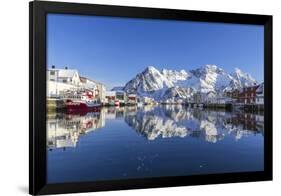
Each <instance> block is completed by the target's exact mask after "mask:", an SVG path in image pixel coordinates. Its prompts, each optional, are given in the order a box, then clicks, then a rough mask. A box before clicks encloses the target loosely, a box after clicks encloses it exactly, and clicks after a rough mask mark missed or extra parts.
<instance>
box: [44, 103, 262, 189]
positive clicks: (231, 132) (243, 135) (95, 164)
mask: <svg viewBox="0 0 281 196" xmlns="http://www.w3.org/2000/svg"><path fill="white" fill-rule="evenodd" d="M263 123H264V122H263V116H262V115H254V114H244V113H228V112H222V111H210V110H200V109H190V108H186V107H183V106H157V107H152V106H145V107H142V108H137V107H122V108H103V109H102V111H101V112H100V113H87V114H83V113H81V114H63V113H56V114H49V115H48V122H47V128H48V138H47V139H48V143H47V147H48V152H47V156H48V157H47V160H48V163H47V165H48V167H47V180H48V183H59V182H76V181H96V180H112V179H124V178H126V179H128V178H144V177H159V176H180V175H193V174H209V173H225V172H242V171H261V170H263V167H264V165H263V156H264V152H263V149H264V144H263V142H264V137H263V133H264V126H263Z"/></svg>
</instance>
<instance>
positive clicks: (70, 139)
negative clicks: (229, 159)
mask: <svg viewBox="0 0 281 196" xmlns="http://www.w3.org/2000/svg"><path fill="white" fill-rule="evenodd" d="M114 119H120V120H123V121H124V122H125V123H126V124H127V125H128V126H129V127H131V128H132V129H133V130H135V131H136V132H137V133H138V134H140V135H142V136H144V137H145V138H146V139H147V140H150V141H152V140H156V139H159V138H184V137H195V138H199V139H203V140H204V141H206V142H212V143H216V142H218V141H220V140H223V139H224V138H225V136H226V135H229V136H231V137H233V138H234V139H235V140H239V139H241V138H242V137H244V136H248V135H251V134H262V135H263V131H264V118H263V115H262V114H250V113H237V112H232V113H231V112H225V111H214V110H200V109H190V108H186V107H184V106H181V105H165V106H144V107H141V108H137V107H120V108H115V107H108V108H102V109H101V111H100V112H98V113H76V114H66V113H53V114H48V120H47V136H48V137H47V147H48V149H50V150H52V149H56V148H63V149H66V148H67V147H76V146H77V142H78V141H79V137H81V136H82V135H86V134H88V133H90V132H93V131H106V129H102V128H103V127H105V126H106V123H110V120H114Z"/></svg>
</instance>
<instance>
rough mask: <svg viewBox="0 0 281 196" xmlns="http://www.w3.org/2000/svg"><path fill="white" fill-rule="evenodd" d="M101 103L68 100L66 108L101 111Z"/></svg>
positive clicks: (68, 109) (69, 109)
mask: <svg viewBox="0 0 281 196" xmlns="http://www.w3.org/2000/svg"><path fill="white" fill-rule="evenodd" d="M100 107H101V105H100V104H87V103H84V102H73V101H67V102H66V109H67V111H94V112H97V111H100Z"/></svg>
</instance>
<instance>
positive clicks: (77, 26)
mask: <svg viewBox="0 0 281 196" xmlns="http://www.w3.org/2000/svg"><path fill="white" fill-rule="evenodd" d="M263 58H264V55H263V26H259V25H238V24H223V23H203V22H187V21H174V20H173V21H172V20H151V19H149V20H148V19H132V18H130V19H129V18H117V17H101V16H78V15H66V14H48V16H47V65H48V67H51V65H56V67H61V68H63V67H64V66H68V67H69V68H74V69H78V70H79V73H80V74H81V75H83V76H87V77H89V78H92V79H95V80H97V81H100V82H103V83H104V84H105V85H106V86H107V87H108V88H111V87H113V86H120V85H124V84H125V83H126V82H127V81H129V80H130V79H132V78H133V77H134V76H135V75H136V74H137V73H139V72H141V71H143V70H144V69H145V68H146V67H147V66H149V65H153V66H155V67H156V68H158V69H163V68H166V69H176V70H181V69H185V70H190V69H194V68H198V67H200V66H202V65H205V64H215V65H217V66H219V67H221V68H223V69H225V70H226V71H227V72H233V71H234V68H235V67H238V68H240V69H241V70H242V71H244V72H247V73H250V74H251V75H252V76H253V77H254V78H256V79H257V80H258V81H263V67H264V66H263V64H264V63H263Z"/></svg>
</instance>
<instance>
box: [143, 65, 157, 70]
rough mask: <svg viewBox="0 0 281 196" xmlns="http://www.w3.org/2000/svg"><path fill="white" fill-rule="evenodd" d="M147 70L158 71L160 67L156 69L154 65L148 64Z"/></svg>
mask: <svg viewBox="0 0 281 196" xmlns="http://www.w3.org/2000/svg"><path fill="white" fill-rule="evenodd" d="M145 71H158V69H156V68H155V67H154V66H152V65H150V66H147V68H146V69H145Z"/></svg>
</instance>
